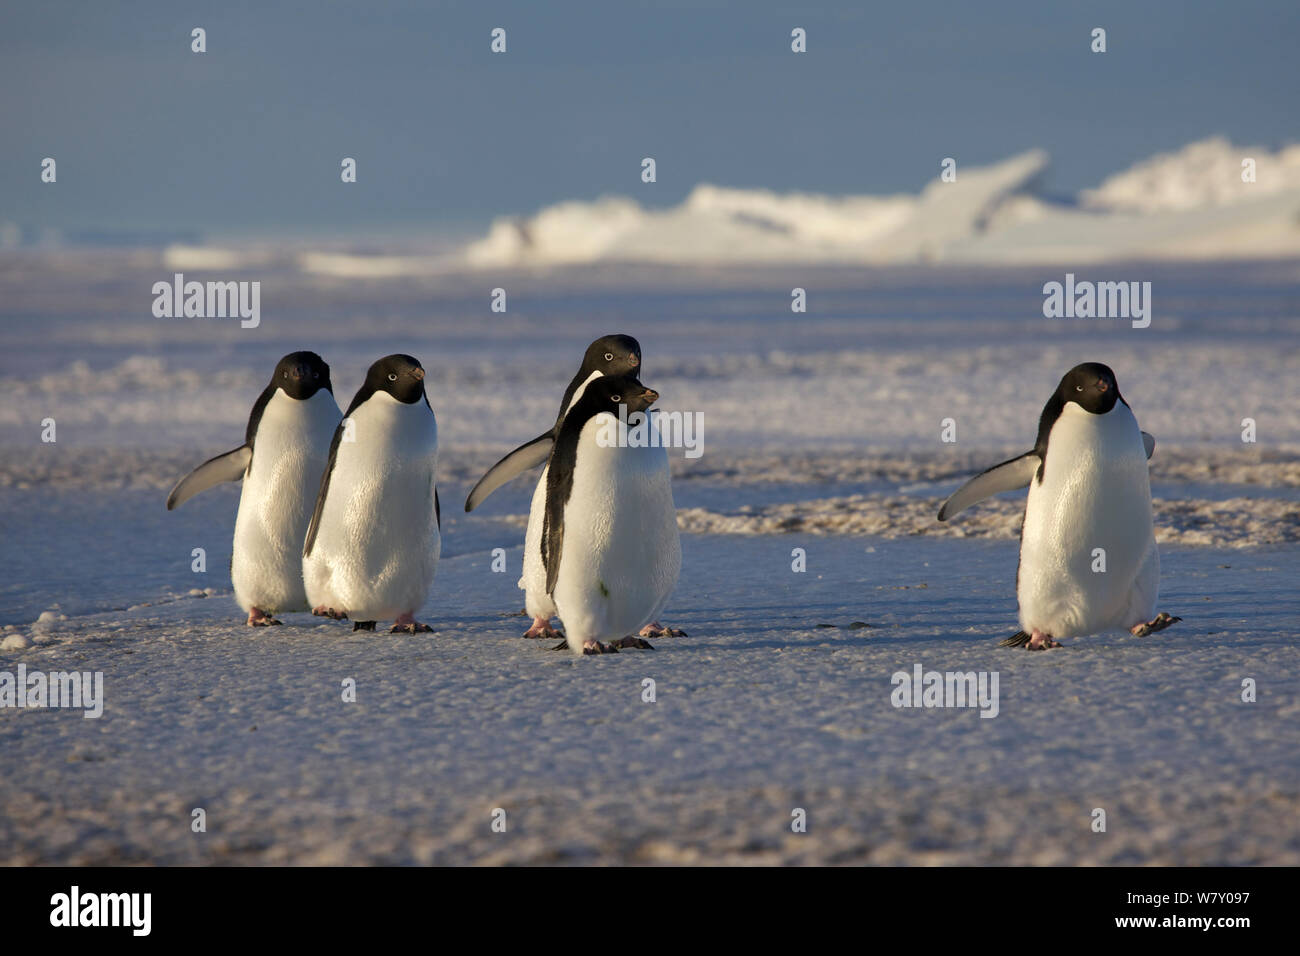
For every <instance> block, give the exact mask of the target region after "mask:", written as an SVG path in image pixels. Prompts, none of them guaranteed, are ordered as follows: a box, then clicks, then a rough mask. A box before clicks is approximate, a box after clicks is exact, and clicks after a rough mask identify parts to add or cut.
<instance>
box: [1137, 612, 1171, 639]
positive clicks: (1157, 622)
mask: <svg viewBox="0 0 1300 956" xmlns="http://www.w3.org/2000/svg"><path fill="white" fill-rule="evenodd" d="M1181 620H1182V618H1181V617H1171V616H1170V615H1169V614H1166V613H1165V612H1164V611H1161V612H1160V613H1159V614H1157V615H1156V616H1155V617H1154V618H1153V619H1152V620H1150V621H1140V622H1138V623H1137V624H1134V625H1133V626H1132V627H1130V628H1129V629H1128V630H1129V633H1130V634H1132V635H1133V636H1134V637H1146V636H1147V635H1148V634H1154V633H1155V632H1156V631H1163V630H1164V629H1165V628H1167V627H1172V626H1173V625H1175V624H1177V623H1178V622H1179V621H1181Z"/></svg>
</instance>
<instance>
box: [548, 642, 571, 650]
mask: <svg viewBox="0 0 1300 956" xmlns="http://www.w3.org/2000/svg"><path fill="white" fill-rule="evenodd" d="M568 649H569V642H568V641H567V640H564V641H560V643H558V644H556V645H555V646H554V647H552V648H551V650H553V651H567V650H568Z"/></svg>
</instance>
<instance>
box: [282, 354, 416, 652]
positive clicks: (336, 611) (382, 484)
mask: <svg viewBox="0 0 1300 956" xmlns="http://www.w3.org/2000/svg"><path fill="white" fill-rule="evenodd" d="M424 377H425V376H424V368H423V367H422V366H421V365H420V363H419V361H418V360H416V359H414V358H412V357H411V356H409V355H389V356H387V357H386V358H382V359H380V360H379V361H377V362H375V363H374V364H373V365H371V366H370V369H369V371H368V372H367V373H366V380H365V383H364V384H363V385H362V386H361V388H360V389H359V390H358V391H357V394H356V395H355V396H354V397H353V399H352V404H350V405H349V406H348V410H347V413H346V414H345V415H344V416H343V421H342V422H340V423H339V426H338V428H337V429H336V430H335V432H334V440H333V442H332V443H331V445H330V451H329V462H328V464H327V466H326V468H325V473H324V476H323V477H322V478H321V481H320V492H319V493H318V494H317V496H316V509H315V511H314V512H313V513H312V516H311V524H310V526H309V527H308V529H307V537H306V541H305V543H304V544H303V548H302V558H303V560H302V575H303V581H304V583H305V585H306V589H307V599H308V603H309V604H310V606H311V609H312V613H313V614H316V615H321V616H324V617H330V618H334V619H336V620H341V619H343V618H349V617H350V618H351V619H352V621H353V626H352V629H353V630H354V631H358V630H366V631H373V630H374V629H375V622H376V621H378V620H390V619H391V620H393V621H394V624H393V627H392V632H393V633H397V632H399V631H401V632H406V633H408V634H418V633H422V632H425V633H427V632H431V631H432V630H433V628H431V627H429V626H428V625H427V624H421V623H420V622H419V621H417V620H416V619H415V612H416V611H418V610H419V609H420V606H421V605H423V604H424V601H425V598H427V597H428V596H429V589H430V588H431V587H432V585H433V575H434V571H435V570H436V569H437V566H438V558H439V556H440V555H441V553H442V536H441V530H440V528H441V524H442V508H441V506H440V504H439V501H438V488H437V469H438V422H437V419H436V418H435V417H434V414H433V408H432V407H431V406H430V405H429V398H428V395H427V394H426V393H425V387H424Z"/></svg>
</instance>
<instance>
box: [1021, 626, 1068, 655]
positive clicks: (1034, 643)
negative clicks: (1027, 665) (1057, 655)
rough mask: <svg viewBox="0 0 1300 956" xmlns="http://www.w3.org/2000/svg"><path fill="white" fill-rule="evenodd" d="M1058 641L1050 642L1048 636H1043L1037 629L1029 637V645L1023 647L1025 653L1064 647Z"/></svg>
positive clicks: (1049, 636) (1050, 638)
mask: <svg viewBox="0 0 1300 956" xmlns="http://www.w3.org/2000/svg"><path fill="white" fill-rule="evenodd" d="M1064 646H1065V645H1063V644H1062V643H1060V642H1059V641H1054V640H1052V637H1051V635H1050V634H1044V633H1043V632H1042V631H1040V630H1038V629H1037V628H1035V629H1034V633H1033V634H1031V635H1029V643H1028V644H1026V645H1025V650H1027V651H1045V650H1048V649H1049V648H1052V647H1064Z"/></svg>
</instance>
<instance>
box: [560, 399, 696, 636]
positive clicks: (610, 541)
mask: <svg viewBox="0 0 1300 956" xmlns="http://www.w3.org/2000/svg"><path fill="white" fill-rule="evenodd" d="M602 417H604V416H596V418H594V419H592V421H591V422H589V423H588V424H587V426H586V428H584V430H583V433H582V437H581V440H580V441H579V445H578V455H577V466H576V467H575V469H574V478H573V490H572V492H571V494H570V496H569V501H568V503H567V505H566V506H565V510H564V548H563V551H562V553H561V559H560V568H559V574H558V579H557V581H556V585H555V591H554V594H553V597H554V599H555V605H556V609H557V611H558V613H559V617H560V620H561V621H562V622H563V623H564V628H565V632H566V634H567V635H568V638H569V646H570V648H572V649H574V650H575V651H581V648H582V644H583V642H585V641H589V640H604V639H610V638H617V637H623V636H625V635H628V634H635V633H636V631H637V630H639V629H640V628H641V627H642V625H644V624H647V623H649V622H650V621H651V620H652V619H653V617H654V615H655V614H657V613H658V611H659V610H661V609H662V608H663V606H664V605H665V603H666V602H667V600H668V597H669V595H670V594H671V593H672V590H673V588H674V587H675V586H676V584H677V576H678V573H679V572H680V571H681V561H682V552H681V540H680V538H679V536H678V532H677V511H676V508H675V507H674V505H673V495H672V485H671V481H670V479H669V473H668V455H667V453H666V452H665V450H664V449H663V448H602V447H600V446H599V445H598V444H597V443H596V441H595V437H594V436H595V433H596V432H595V429H596V428H598V427H599V426H598V424H597V423H598V421H599V419H601V418H602Z"/></svg>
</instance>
